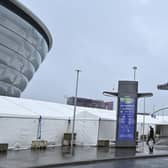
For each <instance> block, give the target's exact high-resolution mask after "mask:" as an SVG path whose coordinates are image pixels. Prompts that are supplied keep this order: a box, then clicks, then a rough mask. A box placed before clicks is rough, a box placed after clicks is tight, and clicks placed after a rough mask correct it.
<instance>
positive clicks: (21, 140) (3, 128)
mask: <svg viewBox="0 0 168 168" xmlns="http://www.w3.org/2000/svg"><path fill="white" fill-rule="evenodd" d="M37 124H38V120H37V119H23V118H0V133H1V134H0V143H8V145H9V148H19V147H22V148H24V147H30V145H31V142H32V139H35V138H36V136H37Z"/></svg>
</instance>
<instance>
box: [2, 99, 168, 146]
mask: <svg viewBox="0 0 168 168" xmlns="http://www.w3.org/2000/svg"><path fill="white" fill-rule="evenodd" d="M0 106H1V110H0V132H1V134H0V143H8V144H9V147H10V148H16V147H17V148H29V147H30V146H31V143H32V140H35V139H36V138H37V130H38V126H39V118H40V116H41V118H42V120H41V139H44V140H47V141H48V142H49V144H51V145H57V146H60V145H61V144H62V138H63V134H64V133H66V132H71V125H72V123H71V122H70V121H71V120H72V117H73V106H70V105H65V104H58V103H51V102H43V101H37V100H31V99H23V98H11V97H4V96H0ZM143 119H144V118H143V116H140V115H138V119H137V121H138V124H137V130H138V131H139V133H140V134H142V126H143V124H142V123H143ZM145 123H146V125H145V133H147V131H148V126H149V125H153V126H154V125H156V124H163V122H162V121H161V120H160V119H153V118H151V117H150V116H146V117H145ZM167 123H168V122H166V121H165V122H164V124H167ZM115 129H116V112H115V111H110V110H103V109H96V108H86V107H77V112H76V122H75V132H76V133H77V138H76V144H77V145H96V144H97V140H98V139H108V140H111V141H114V140H115V134H116V131H115Z"/></svg>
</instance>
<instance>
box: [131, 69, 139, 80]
mask: <svg viewBox="0 0 168 168" xmlns="http://www.w3.org/2000/svg"><path fill="white" fill-rule="evenodd" d="M132 69H133V70H134V80H136V70H137V69H138V67H137V66H133V67H132Z"/></svg>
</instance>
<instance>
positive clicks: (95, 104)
mask: <svg viewBox="0 0 168 168" xmlns="http://www.w3.org/2000/svg"><path fill="white" fill-rule="evenodd" d="M74 102H75V97H68V98H67V104H69V105H74ZM77 106H82V107H92V108H100V109H107V110H113V102H112V101H111V102H104V101H101V100H95V99H88V98H82V97H78V98H77Z"/></svg>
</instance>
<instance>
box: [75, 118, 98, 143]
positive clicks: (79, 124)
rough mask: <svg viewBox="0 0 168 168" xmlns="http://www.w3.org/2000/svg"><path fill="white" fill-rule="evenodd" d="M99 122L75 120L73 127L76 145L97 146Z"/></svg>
mask: <svg viewBox="0 0 168 168" xmlns="http://www.w3.org/2000/svg"><path fill="white" fill-rule="evenodd" d="M98 126H99V120H98V119H96V120H86V119H77V120H76V125H75V132H76V134H77V135H76V144H77V145H82V146H95V145H97V138H98Z"/></svg>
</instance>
